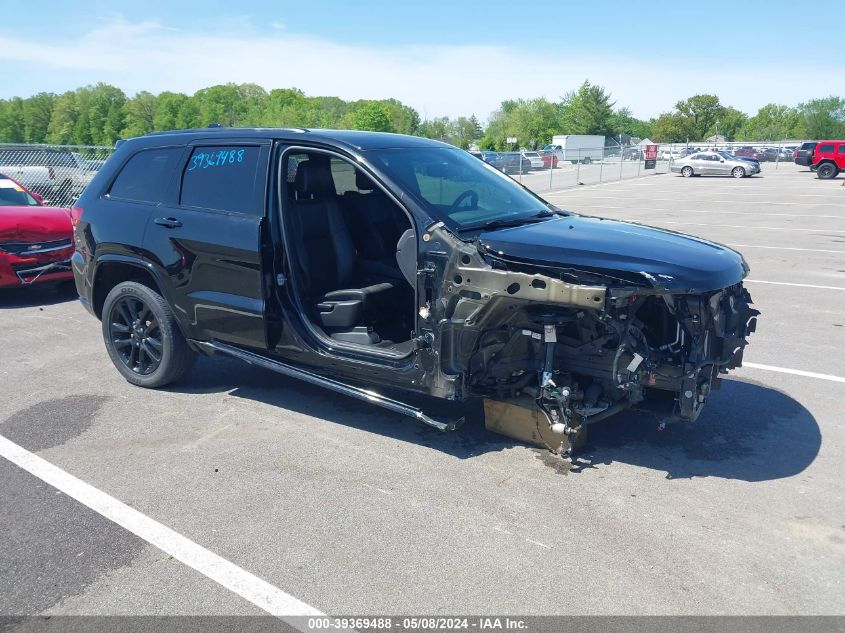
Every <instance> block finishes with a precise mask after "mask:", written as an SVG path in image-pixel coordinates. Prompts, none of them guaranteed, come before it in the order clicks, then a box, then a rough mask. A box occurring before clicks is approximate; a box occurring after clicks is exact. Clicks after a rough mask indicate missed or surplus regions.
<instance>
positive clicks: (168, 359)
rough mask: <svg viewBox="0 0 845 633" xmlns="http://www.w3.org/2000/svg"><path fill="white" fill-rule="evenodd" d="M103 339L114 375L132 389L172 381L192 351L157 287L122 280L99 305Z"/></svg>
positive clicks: (188, 361) (190, 362) (182, 370)
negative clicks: (101, 304) (100, 306)
mask: <svg viewBox="0 0 845 633" xmlns="http://www.w3.org/2000/svg"><path fill="white" fill-rule="evenodd" d="M102 321H103V323H102V330H103V340H104V342H105V344H106V351H107V352H108V354H109V357H110V358H111V361H112V363H114V366H115V367H116V368H117V371H119V372H120V374H121V375H122V376H123V377H124V378H125V379H126V380H127V381H129V382H131V383H132V384H133V385H138V386H139V387H146V388H148V389H155V388H157V387H164V386H165V385H169V384H171V383H173V382H176V381H177V380H179V379H180V378H182V376H184V375H185V373H186V372H187V371H188V370H189V369H190V368H191V365H193V363H194V360H195V359H196V353H195V352H194V351H193V350H192V349H191V347H190V346H189V345H188V342H187V341H186V340H185V337H184V336H183V334H182V332H181V330H180V329H179V324H178V323H177V321H176V317H175V316H174V315H173V310H172V308H171V307H170V305H169V304H168V303H167V301H166V300H165V299H164V297H162V296H161V295H160V294H159V293H158V292H157V290H156V289H154V288H151V287H149V286H147V285H145V284H142V283H139V282H137V281H124V282H122V283H119V284H117V285H116V286H115V287H114V288H112V289H111V291H110V292H109V294H108V295H107V296H106V299H105V301H104V302H103V311H102Z"/></svg>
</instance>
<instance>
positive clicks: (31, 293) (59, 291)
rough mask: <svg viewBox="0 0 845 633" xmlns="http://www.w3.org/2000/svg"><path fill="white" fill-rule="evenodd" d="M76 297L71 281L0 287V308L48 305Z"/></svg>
mask: <svg viewBox="0 0 845 633" xmlns="http://www.w3.org/2000/svg"><path fill="white" fill-rule="evenodd" d="M76 299H78V295H77V294H76V287H75V286H74V285H73V282H60V283H45V284H41V285H33V286H26V287H23V288H0V310H8V309H12V308H34V307H38V306H50V305H55V304H57V303H64V302H65V301H73V300H76Z"/></svg>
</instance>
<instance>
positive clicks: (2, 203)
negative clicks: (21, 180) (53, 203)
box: [0, 178, 38, 207]
mask: <svg viewBox="0 0 845 633" xmlns="http://www.w3.org/2000/svg"><path fill="white" fill-rule="evenodd" d="M37 206H38V200H36V199H35V198H33V197H32V196H31V195H29V194H28V193H27V192H26V191H24V190H23V189H22V188H21V187H20V185H18V183H16V182H15V181H14V180H8V179H6V178H3V179H0V207H37Z"/></svg>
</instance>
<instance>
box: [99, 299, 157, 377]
mask: <svg viewBox="0 0 845 633" xmlns="http://www.w3.org/2000/svg"><path fill="white" fill-rule="evenodd" d="M108 328H109V341H110V342H111V344H112V347H113V349H114V352H115V354H116V355H117V357H118V358H119V359H120V360H121V361H123V364H124V365H125V366H126V367H127V368H128V369H129V370H130V371H132V372H134V373H136V374H140V375H141V376H149V375H150V374H152V373H153V372H154V371H155V370H156V369H158V367H159V365H160V364H161V356H162V341H161V326H160V325H159V322H158V320H157V319H156V317H155V314H153V312H152V310H151V309H150V307H149V306H148V305H147V304H146V303H144V301H143V300H141V299H140V298H138V297H136V296H131V295H125V296H123V297H120V298H119V299H118V300H117V301H115V302H114V303H113V304H112V306H111V310H110V312H109V315H108Z"/></svg>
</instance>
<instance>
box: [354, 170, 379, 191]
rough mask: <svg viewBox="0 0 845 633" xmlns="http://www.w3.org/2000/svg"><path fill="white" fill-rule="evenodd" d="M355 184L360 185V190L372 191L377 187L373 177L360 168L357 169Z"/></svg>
mask: <svg viewBox="0 0 845 633" xmlns="http://www.w3.org/2000/svg"><path fill="white" fill-rule="evenodd" d="M355 186H356V187H358V189H359V190H360V191H372V190H373V189H375V188H376V186H375V185H374V184H373V179H372V178H370V177H369V176H368V175H367V174H365V173H364V172H363V171H361V170H360V169H356V170H355Z"/></svg>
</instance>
